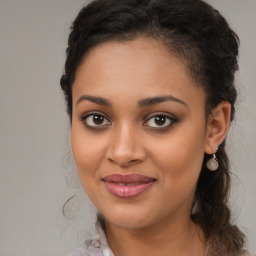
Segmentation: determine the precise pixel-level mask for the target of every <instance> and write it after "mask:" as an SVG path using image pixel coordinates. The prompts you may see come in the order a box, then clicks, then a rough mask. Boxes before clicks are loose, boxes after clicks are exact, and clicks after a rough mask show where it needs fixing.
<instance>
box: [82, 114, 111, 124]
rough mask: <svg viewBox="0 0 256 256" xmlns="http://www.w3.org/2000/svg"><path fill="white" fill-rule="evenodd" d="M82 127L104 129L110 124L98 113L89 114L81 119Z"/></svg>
mask: <svg viewBox="0 0 256 256" xmlns="http://www.w3.org/2000/svg"><path fill="white" fill-rule="evenodd" d="M81 120H82V122H83V123H84V125H86V126H88V127H105V126H108V125H110V124H111V122H110V121H109V120H108V119H107V118H106V117H105V116H104V115H101V114H99V113H90V114H87V115H85V116H82V117H81Z"/></svg>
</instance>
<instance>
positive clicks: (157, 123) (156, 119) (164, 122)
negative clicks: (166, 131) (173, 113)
mask: <svg viewBox="0 0 256 256" xmlns="http://www.w3.org/2000/svg"><path fill="white" fill-rule="evenodd" d="M174 122H176V119H175V118H173V117H170V116H167V115H162V114H161V115H160V114H159V115H155V116H153V117H151V118H150V119H149V120H148V121H147V122H146V125H147V126H150V127H153V128H163V127H167V126H170V125H172V124H173V123H174Z"/></svg>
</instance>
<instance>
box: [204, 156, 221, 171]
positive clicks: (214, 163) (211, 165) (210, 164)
mask: <svg viewBox="0 0 256 256" xmlns="http://www.w3.org/2000/svg"><path fill="white" fill-rule="evenodd" d="M206 167H207V168H208V169H209V170H210V171H216V170H217V169H218V167H219V163H218V160H217V157H216V155H215V154H213V155H212V158H211V159H210V160H208V161H207V163H206Z"/></svg>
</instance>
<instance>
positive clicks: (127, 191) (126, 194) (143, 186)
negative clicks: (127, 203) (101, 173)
mask: <svg viewBox="0 0 256 256" xmlns="http://www.w3.org/2000/svg"><path fill="white" fill-rule="evenodd" d="M103 182H104V183H105V186H106V188H107V190H108V191H109V192H110V193H111V194H112V195H114V196H116V197H119V198H133V197H137V196H139V195H140V194H142V193H144V192H145V191H147V190H148V189H149V188H150V187H151V186H152V185H153V184H154V183H155V182H156V179H155V178H151V177H148V176H144V175H140V174H128V175H121V174H112V175H108V176H105V177H104V178H103Z"/></svg>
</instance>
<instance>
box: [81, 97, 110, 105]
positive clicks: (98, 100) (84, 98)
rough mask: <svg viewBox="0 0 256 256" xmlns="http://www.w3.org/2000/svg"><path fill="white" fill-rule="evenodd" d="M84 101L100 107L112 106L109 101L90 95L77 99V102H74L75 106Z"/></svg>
mask: <svg viewBox="0 0 256 256" xmlns="http://www.w3.org/2000/svg"><path fill="white" fill-rule="evenodd" d="M85 100H88V101H91V102H93V103H96V104H99V105H102V106H108V107H111V106H112V104H111V102H110V101H109V100H107V99H105V98H102V97H97V96H90V95H83V96H81V97H80V98H79V99H78V101H77V102H76V105H77V104H79V103H80V102H82V101H85Z"/></svg>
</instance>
